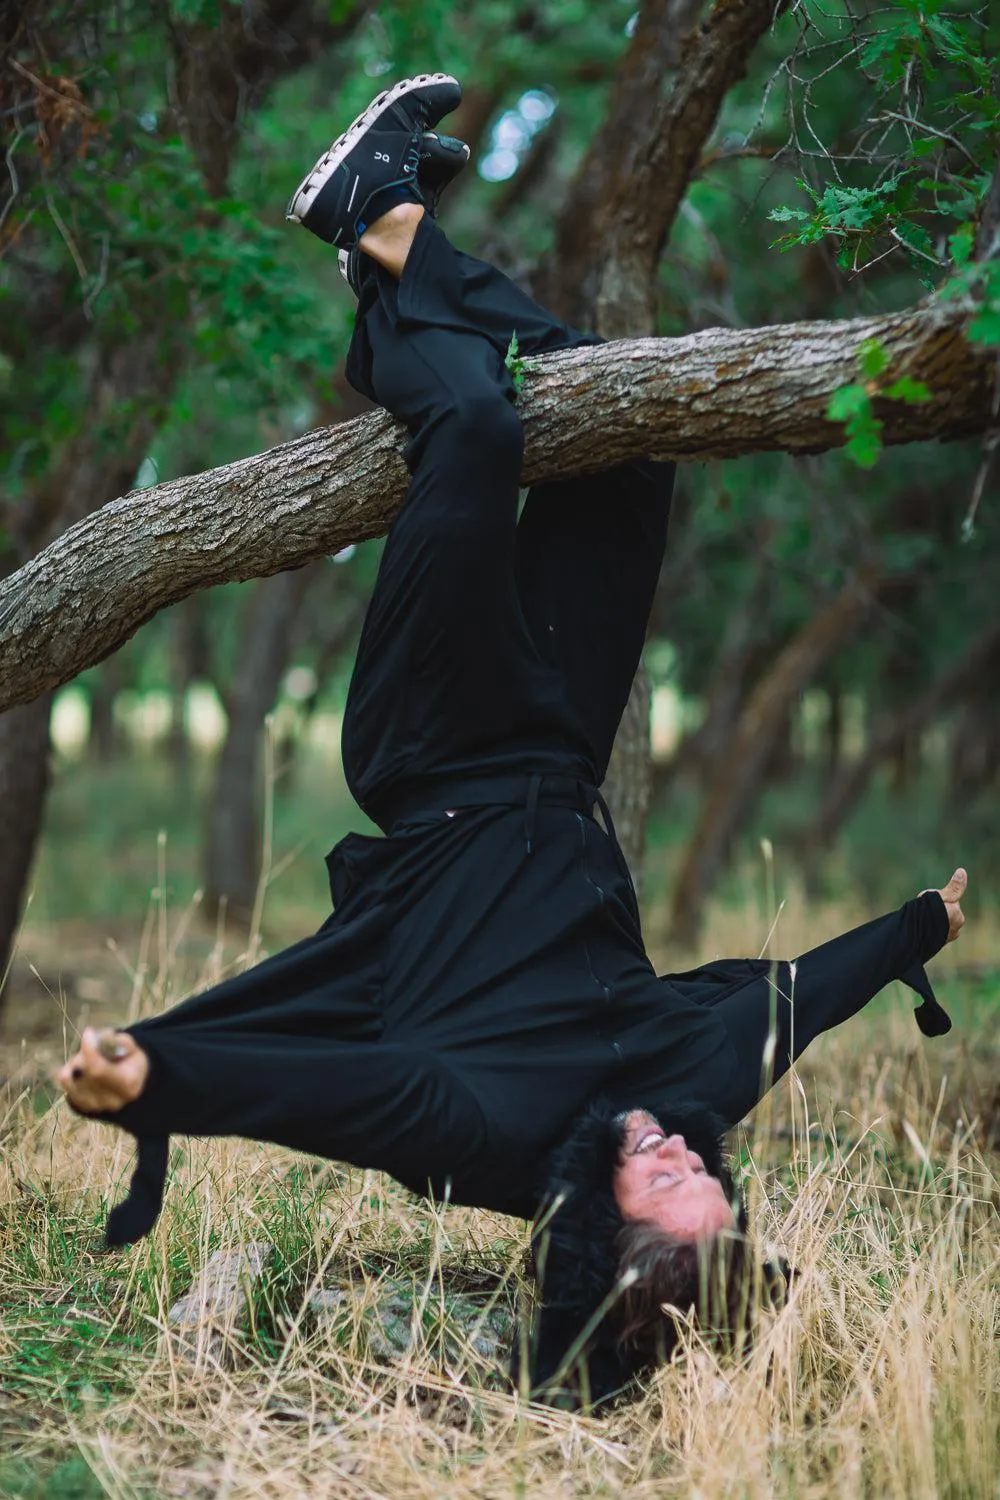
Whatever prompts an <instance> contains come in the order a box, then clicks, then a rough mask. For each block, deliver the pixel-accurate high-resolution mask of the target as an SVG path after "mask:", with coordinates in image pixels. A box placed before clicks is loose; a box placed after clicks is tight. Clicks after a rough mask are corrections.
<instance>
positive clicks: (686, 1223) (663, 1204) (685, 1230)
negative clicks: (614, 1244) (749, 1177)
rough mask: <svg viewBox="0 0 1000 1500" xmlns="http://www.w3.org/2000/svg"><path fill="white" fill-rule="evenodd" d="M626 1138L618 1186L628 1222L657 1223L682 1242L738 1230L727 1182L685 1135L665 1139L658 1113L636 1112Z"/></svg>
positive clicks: (616, 1191) (629, 1119)
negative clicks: (716, 1174)
mask: <svg viewBox="0 0 1000 1500" xmlns="http://www.w3.org/2000/svg"><path fill="white" fill-rule="evenodd" d="M624 1136H625V1139H624V1144H623V1146H622V1152H621V1156H620V1157H619V1159H618V1166H617V1167H616V1168H615V1175H614V1183H613V1186H614V1194H615V1202H616V1203H617V1204H618V1207H619V1209H620V1211H621V1215H622V1218H624V1219H641V1220H643V1221H644V1222H645V1223H647V1224H656V1225H658V1226H659V1228H660V1229H665V1230H667V1231H668V1233H670V1234H674V1235H677V1236H678V1238H680V1239H702V1238H704V1237H705V1236H707V1235H712V1234H717V1233H719V1231H720V1230H723V1229H735V1228H736V1227H737V1226H736V1216H735V1214H734V1213H733V1210H732V1209H731V1208H730V1206H729V1200H728V1198H727V1197H726V1194H725V1191H724V1189H723V1186H722V1183H721V1182H720V1181H719V1179H718V1178H717V1177H710V1176H709V1174H708V1173H707V1172H706V1171H705V1163H704V1162H703V1161H702V1159H701V1157H700V1156H699V1155H698V1153H697V1152H696V1151H689V1150H688V1148H687V1146H686V1145H685V1143H684V1137H683V1136H682V1135H664V1133H663V1131H662V1130H661V1129H660V1126H659V1125H658V1124H657V1122H656V1120H655V1119H654V1118H653V1116H652V1115H649V1114H646V1112H645V1111H644V1110H641V1109H636V1110H633V1111H632V1112H631V1113H630V1114H629V1115H628V1117H627V1119H626V1121H625V1131H624Z"/></svg>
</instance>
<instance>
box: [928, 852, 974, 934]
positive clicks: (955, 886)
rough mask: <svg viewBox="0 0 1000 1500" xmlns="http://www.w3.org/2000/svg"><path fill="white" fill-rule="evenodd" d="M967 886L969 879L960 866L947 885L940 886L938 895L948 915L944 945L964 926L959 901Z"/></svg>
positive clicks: (963, 914)
mask: <svg viewBox="0 0 1000 1500" xmlns="http://www.w3.org/2000/svg"><path fill="white" fill-rule="evenodd" d="M968 884H969V877H968V875H967V874H966V872H965V871H964V870H963V869H962V867H961V865H959V867H958V869H957V870H956V871H955V873H954V875H953V876H952V877H951V879H950V880H949V881H948V884H947V885H945V886H942V887H941V889H940V890H939V891H938V895H939V896H940V897H941V900H942V901H943V902H944V909H945V911H946V912H947V913H948V936H947V937H946V938H945V942H946V943H953V942H954V941H955V939H956V938H957V937H958V934H959V933H960V932H961V930H962V928H963V927H964V926H965V913H964V912H963V911H962V906H961V901H962V897H963V896H964V895H965V890H966V886H967V885H968ZM920 894H921V895H922V896H924V895H926V894H927V892H926V891H921V892H920Z"/></svg>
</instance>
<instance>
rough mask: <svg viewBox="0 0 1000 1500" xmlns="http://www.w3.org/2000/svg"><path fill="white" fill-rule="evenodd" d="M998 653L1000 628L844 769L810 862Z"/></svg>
mask: <svg viewBox="0 0 1000 1500" xmlns="http://www.w3.org/2000/svg"><path fill="white" fill-rule="evenodd" d="M998 653H1000V625H994V626H993V627H992V629H990V630H988V631H987V632H986V633H985V634H984V635H982V636H980V637H979V639H978V640H976V641H974V642H973V644H972V645H971V646H970V647H969V650H968V651H966V652H964V653H963V655H962V656H960V657H959V659H958V661H956V662H953V663H952V664H951V666H950V667H949V668H948V669H947V670H946V671H945V672H943V673H942V674H941V676H940V677H938V679H937V681H936V682H933V683H932V684H931V686H930V687H929V688H927V689H926V691H925V692H923V693H921V694H920V696H919V697H918V698H915V699H913V701H912V702H911V703H910V704H909V705H908V706H907V707H906V708H905V709H903V711H902V712H901V713H899V714H896V715H895V716H894V717H893V718H892V719H890V720H889V721H888V722H887V723H884V724H883V725H882V726H881V727H880V728H879V729H878V730H877V731H876V732H875V734H873V735H872V737H871V739H870V740H869V742H868V745H867V748H866V749H865V752H864V754H863V755H861V756H859V758H858V759H857V760H856V761H853V762H852V763H851V764H849V765H847V766H844V767H843V769H842V770H841V772H840V775H839V776H837V777H835V778H834V780H833V781H832V782H831V784H830V786H829V787H828V788H827V792H826V795H825V797H824V798H823V801H822V803H821V804H820V807H819V812H818V813H817V815H816V817H815V818H814V819H813V820H812V822H811V824H810V827H809V833H808V839H807V841H806V843H805V846H804V852H805V856H806V859H807V861H809V862H810V863H812V862H814V861H815V859H816V858H817V857H818V855H819V853H820V851H821V850H824V849H829V847H830V845H831V844H832V843H833V841H834V840H835V839H836V837H837V835H838V834H839V832H840V830H841V829H842V828H843V826H844V824H845V823H846V822H847V819H848V818H849V817H850V815H851V813H852V812H853V811H854V809H855V808H856V807H857V805H858V803H859V802H860V801H861V798H862V797H863V796H864V794H865V792H866V791H867V789H868V785H869V783H870V781H871V779H872V776H873V775H874V773H875V771H876V770H877V769H878V767H879V766H880V765H881V764H882V763H883V761H885V760H887V759H889V758H890V757H891V756H893V755H895V754H897V753H898V749H899V746H900V745H901V744H903V743H905V741H906V740H907V739H910V738H912V736H914V735H916V734H919V733H920V732H921V730H923V729H925V728H926V727H927V725H928V724H930V723H931V722H932V721H933V720H934V719H935V718H936V717H937V716H938V714H939V713H941V712H942V710H943V709H945V708H946V707H947V706H948V704H949V703H951V702H952V701H953V700H954V699H955V698H956V697H957V696H958V695H959V694H960V693H961V692H962V691H963V690H964V688H965V687H966V686H967V685H968V684H969V683H970V682H976V681H978V680H979V679H980V677H981V676H982V675H983V674H984V673H986V672H987V671H988V669H989V667H990V664H991V663H992V662H993V660H994V658H995V657H996V656H997V655H998Z"/></svg>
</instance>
